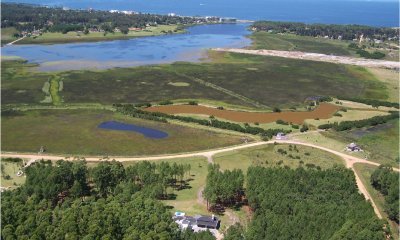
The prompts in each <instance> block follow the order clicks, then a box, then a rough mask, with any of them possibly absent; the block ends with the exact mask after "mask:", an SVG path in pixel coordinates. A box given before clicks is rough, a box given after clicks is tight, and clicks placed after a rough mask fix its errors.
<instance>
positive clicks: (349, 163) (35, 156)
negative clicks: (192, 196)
mask: <svg viewBox="0 0 400 240" xmlns="http://www.w3.org/2000/svg"><path fill="white" fill-rule="evenodd" d="M274 143H284V144H295V145H303V146H308V147H313V148H317V149H320V150H323V151H326V152H330V153H332V154H335V155H337V156H339V157H341V158H342V159H343V160H344V161H345V164H346V167H347V168H350V169H351V170H353V172H354V175H355V178H356V182H357V186H358V189H359V191H360V192H361V193H362V194H363V195H364V197H365V198H366V199H367V200H369V201H370V202H371V204H372V206H373V208H374V211H375V213H376V215H377V216H378V217H379V218H382V214H381V213H380V212H379V210H378V208H377V207H376V204H375V202H374V201H373V199H372V198H371V195H370V194H369V193H368V191H367V189H366V187H365V186H364V184H363V183H362V181H361V179H360V177H359V176H358V174H357V172H356V171H355V170H354V168H353V166H354V164H355V163H363V164H370V165H374V166H379V165H380V164H379V163H376V162H372V161H368V160H365V159H362V158H358V157H354V156H351V155H348V154H345V153H342V152H339V151H336V150H332V149H330V148H326V147H322V146H319V145H316V144H312V143H306V142H301V141H299V140H271V141H265V142H253V143H248V144H243V145H238V146H233V147H227V148H222V149H216V150H210V151H204V152H195V153H185V154H174V155H162V156H148V157H109V158H108V160H110V159H115V160H116V161H121V162H126V161H144V160H168V159H174V158H187V157H197V156H203V157H206V158H207V160H208V162H209V163H213V159H212V156H213V155H215V154H218V153H224V152H230V151H235V150H240V149H245V148H250V147H255V146H262V145H267V144H274ZM1 157H12V158H23V159H28V160H29V161H28V165H30V164H32V163H34V162H35V161H37V160H41V159H48V160H60V159H64V160H71V161H73V160H74V159H75V158H70V157H66V156H61V155H47V154H21V153H1ZM84 159H85V160H86V161H88V162H98V161H102V160H104V159H103V158H101V157H93V156H88V157H84ZM393 170H394V171H396V172H400V169H398V168H393ZM203 189H204V187H203V188H200V189H199V191H198V202H199V203H204V199H203V197H202V191H203Z"/></svg>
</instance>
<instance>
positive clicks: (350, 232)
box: [227, 167, 385, 240]
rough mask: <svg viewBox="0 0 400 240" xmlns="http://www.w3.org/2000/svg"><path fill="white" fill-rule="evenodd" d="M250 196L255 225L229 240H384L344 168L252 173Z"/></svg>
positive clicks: (236, 232) (234, 232) (236, 230)
mask: <svg viewBox="0 0 400 240" xmlns="http://www.w3.org/2000/svg"><path fill="white" fill-rule="evenodd" d="M246 195H247V199H248V203H249V206H250V207H251V209H253V210H254V217H253V220H252V221H251V223H250V225H249V226H248V229H247V231H246V232H243V230H241V229H240V227H239V226H234V228H233V229H230V230H229V231H228V234H227V238H228V239H249V240H251V239H254V240H258V239H353V240H354V239H360V240H362V239H369V240H374V239H384V238H385V233H384V229H383V222H381V221H380V220H379V219H378V218H377V217H376V215H375V213H374V211H373V209H372V207H371V205H370V203H369V202H367V201H365V199H364V197H363V196H362V195H361V194H359V193H358V189H357V185H356V182H355V178H354V174H353V172H352V171H351V170H349V169H345V168H344V167H335V168H332V169H328V170H323V171H322V170H315V169H308V170H306V169H303V168H298V169H287V168H262V167H250V168H249V169H248V172H247V184H246ZM232 236H236V237H232Z"/></svg>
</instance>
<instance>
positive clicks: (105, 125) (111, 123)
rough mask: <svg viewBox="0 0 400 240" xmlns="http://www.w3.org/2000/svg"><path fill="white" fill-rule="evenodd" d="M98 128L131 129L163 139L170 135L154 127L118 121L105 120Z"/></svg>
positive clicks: (147, 135)
mask: <svg viewBox="0 0 400 240" xmlns="http://www.w3.org/2000/svg"><path fill="white" fill-rule="evenodd" d="M97 127H98V128H103V129H108V130H117V131H131V132H137V133H140V134H143V135H144V136H145V137H148V138H155V139H161V138H166V137H168V133H166V132H163V131H160V130H157V129H154V128H146V127H142V126H138V125H134V124H127V123H121V122H116V121H108V122H103V123H101V124H99V125H98V126H97Z"/></svg>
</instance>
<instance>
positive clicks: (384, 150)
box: [330, 120, 399, 167]
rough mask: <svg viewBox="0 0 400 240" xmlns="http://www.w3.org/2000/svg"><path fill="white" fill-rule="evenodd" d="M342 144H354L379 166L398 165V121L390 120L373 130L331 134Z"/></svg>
mask: <svg viewBox="0 0 400 240" xmlns="http://www.w3.org/2000/svg"><path fill="white" fill-rule="evenodd" d="M330 137H333V138H334V139H337V140H339V141H342V142H356V143H357V144H359V145H360V146H361V147H362V148H363V149H364V150H365V151H366V153H367V158H368V159H369V160H371V161H374V162H378V163H381V164H389V165H391V166H394V167H396V166H398V164H399V120H392V121H390V122H388V123H386V124H382V125H378V126H376V127H374V128H370V130H368V129H365V128H364V129H360V130H352V131H347V132H335V133H333V132H332V133H331V134H330Z"/></svg>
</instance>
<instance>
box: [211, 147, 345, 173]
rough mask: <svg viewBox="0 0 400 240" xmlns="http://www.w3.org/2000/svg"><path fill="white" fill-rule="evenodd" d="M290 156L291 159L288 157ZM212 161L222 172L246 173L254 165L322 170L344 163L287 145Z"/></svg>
mask: <svg viewBox="0 0 400 240" xmlns="http://www.w3.org/2000/svg"><path fill="white" fill-rule="evenodd" d="M278 149H281V150H284V151H286V154H281V153H279V152H278ZM290 149H291V150H290ZM296 149H297V150H296ZM290 155H291V156H292V157H293V158H292V157H290ZM296 157H297V158H296ZM298 158H300V159H298ZM213 159H214V162H215V163H218V164H219V165H220V166H221V168H222V169H224V170H225V169H228V170H233V169H242V170H243V171H244V172H246V171H247V168H248V167H250V166H254V165H255V166H263V167H275V166H288V167H290V168H297V167H299V166H304V167H306V165H307V164H314V165H315V166H319V167H321V168H322V169H326V168H330V167H333V166H334V165H335V164H337V165H344V161H343V160H342V159H341V158H340V157H337V156H335V155H333V154H331V153H327V152H325V151H322V150H319V149H315V148H311V147H305V146H296V148H294V145H292V146H290V145H287V144H277V145H273V144H271V145H267V146H259V147H253V148H248V149H245V150H237V151H231V152H228V153H220V154H217V155H216V156H214V157H213Z"/></svg>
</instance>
